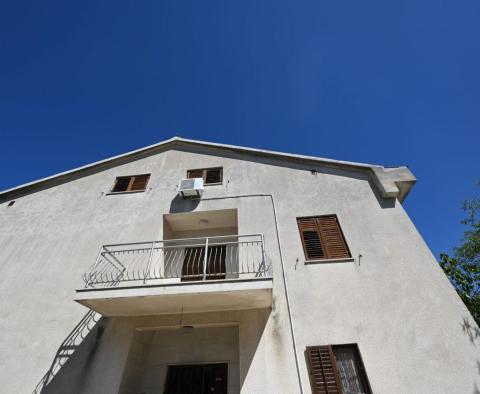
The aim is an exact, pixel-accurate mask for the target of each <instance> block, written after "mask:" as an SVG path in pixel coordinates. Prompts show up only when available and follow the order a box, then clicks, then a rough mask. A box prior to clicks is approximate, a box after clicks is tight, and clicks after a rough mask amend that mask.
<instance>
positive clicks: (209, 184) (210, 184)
mask: <svg viewBox="0 0 480 394" xmlns="http://www.w3.org/2000/svg"><path fill="white" fill-rule="evenodd" d="M221 185H223V182H216V183H204V184H203V186H221Z"/></svg>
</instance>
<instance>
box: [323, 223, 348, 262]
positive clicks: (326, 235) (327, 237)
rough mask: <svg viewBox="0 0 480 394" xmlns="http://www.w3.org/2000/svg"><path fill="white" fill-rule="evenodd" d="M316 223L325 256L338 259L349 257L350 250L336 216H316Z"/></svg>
mask: <svg viewBox="0 0 480 394" xmlns="http://www.w3.org/2000/svg"><path fill="white" fill-rule="evenodd" d="M317 223H318V229H319V231H320V237H321V238H322V243H323V245H324V248H325V251H326V254H327V258H329V259H340V258H344V257H350V251H349V250H348V246H347V243H346V242H345V239H344V237H343V234H342V230H341V229H340V226H339V224H338V220H337V217H336V216H334V215H331V216H322V217H319V218H317Z"/></svg>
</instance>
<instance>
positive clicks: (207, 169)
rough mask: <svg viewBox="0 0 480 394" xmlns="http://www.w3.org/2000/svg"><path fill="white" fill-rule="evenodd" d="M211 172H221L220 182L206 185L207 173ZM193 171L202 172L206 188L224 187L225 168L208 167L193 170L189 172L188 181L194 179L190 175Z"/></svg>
mask: <svg viewBox="0 0 480 394" xmlns="http://www.w3.org/2000/svg"><path fill="white" fill-rule="evenodd" d="M211 170H220V182H213V183H206V181H207V171H211ZM193 171H202V179H203V185H204V186H218V185H223V167H220V166H219V167H208V168H191V169H188V170H187V179H194V178H193V177H191V176H190V173H191V172H193Z"/></svg>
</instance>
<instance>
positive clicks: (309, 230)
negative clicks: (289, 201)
mask: <svg viewBox="0 0 480 394" xmlns="http://www.w3.org/2000/svg"><path fill="white" fill-rule="evenodd" d="M297 222H298V229H299V231H300V236H301V238H302V244H303V250H304V251H305V257H306V258H307V259H309V260H312V259H324V258H326V257H327V256H326V255H325V252H324V249H323V245H322V241H321V239H320V232H319V231H318V226H317V219H316V218H302V219H297Z"/></svg>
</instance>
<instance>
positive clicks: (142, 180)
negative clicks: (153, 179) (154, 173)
mask: <svg viewBox="0 0 480 394" xmlns="http://www.w3.org/2000/svg"><path fill="white" fill-rule="evenodd" d="M149 178H150V175H136V176H135V177H133V182H132V183H131V187H130V190H132V191H133V190H145V188H146V187H147V183H148V179H149Z"/></svg>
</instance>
